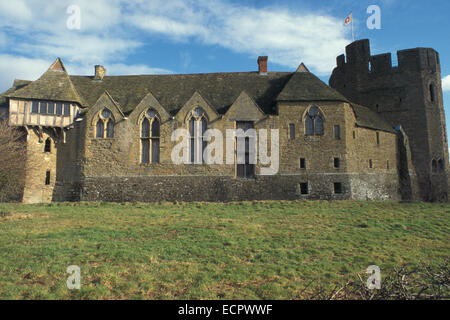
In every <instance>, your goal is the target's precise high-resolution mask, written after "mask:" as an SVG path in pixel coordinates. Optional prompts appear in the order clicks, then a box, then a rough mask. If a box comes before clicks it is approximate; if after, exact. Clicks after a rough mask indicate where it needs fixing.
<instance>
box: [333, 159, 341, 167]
mask: <svg viewBox="0 0 450 320" xmlns="http://www.w3.org/2000/svg"><path fill="white" fill-rule="evenodd" d="M340 167H341V159H340V158H334V168H335V169H339V168H340Z"/></svg>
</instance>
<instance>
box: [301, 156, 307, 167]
mask: <svg viewBox="0 0 450 320" xmlns="http://www.w3.org/2000/svg"><path fill="white" fill-rule="evenodd" d="M300 169H306V159H305V158H300Z"/></svg>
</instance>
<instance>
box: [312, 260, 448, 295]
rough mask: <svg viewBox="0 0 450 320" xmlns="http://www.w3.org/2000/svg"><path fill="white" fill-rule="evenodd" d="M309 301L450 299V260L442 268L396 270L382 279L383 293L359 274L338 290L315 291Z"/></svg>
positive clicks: (426, 267)
mask: <svg viewBox="0 0 450 320" xmlns="http://www.w3.org/2000/svg"><path fill="white" fill-rule="evenodd" d="M307 299H311V300H313V299H316V300H447V299H450V267H449V260H446V261H445V262H443V263H442V264H441V265H438V266H431V265H426V266H422V267H416V266H414V267H413V266H402V267H400V268H394V269H393V270H391V271H389V272H387V273H386V275H385V276H384V277H383V278H382V282H381V289H380V290H369V289H368V288H367V284H366V280H365V277H362V276H361V275H359V274H358V275H357V277H355V279H352V280H349V281H347V282H346V283H345V284H344V285H342V286H337V287H335V288H334V289H331V290H330V289H323V288H321V287H318V288H315V289H314V290H313V293H312V294H310V295H309V296H308V297H307Z"/></svg>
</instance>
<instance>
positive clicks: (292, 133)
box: [289, 123, 295, 140]
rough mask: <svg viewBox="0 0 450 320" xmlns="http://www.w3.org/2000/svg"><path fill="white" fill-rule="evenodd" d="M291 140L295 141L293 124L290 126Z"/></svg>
mask: <svg viewBox="0 0 450 320" xmlns="http://www.w3.org/2000/svg"><path fill="white" fill-rule="evenodd" d="M289 139H290V140H294V139H295V124H293V123H291V124H289Z"/></svg>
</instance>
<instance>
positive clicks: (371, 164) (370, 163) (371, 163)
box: [369, 159, 373, 169]
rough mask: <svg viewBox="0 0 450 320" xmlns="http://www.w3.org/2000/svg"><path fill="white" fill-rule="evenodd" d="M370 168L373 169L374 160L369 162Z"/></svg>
mask: <svg viewBox="0 0 450 320" xmlns="http://www.w3.org/2000/svg"><path fill="white" fill-rule="evenodd" d="M369 168H370V169H373V161H372V159H370V160H369Z"/></svg>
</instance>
